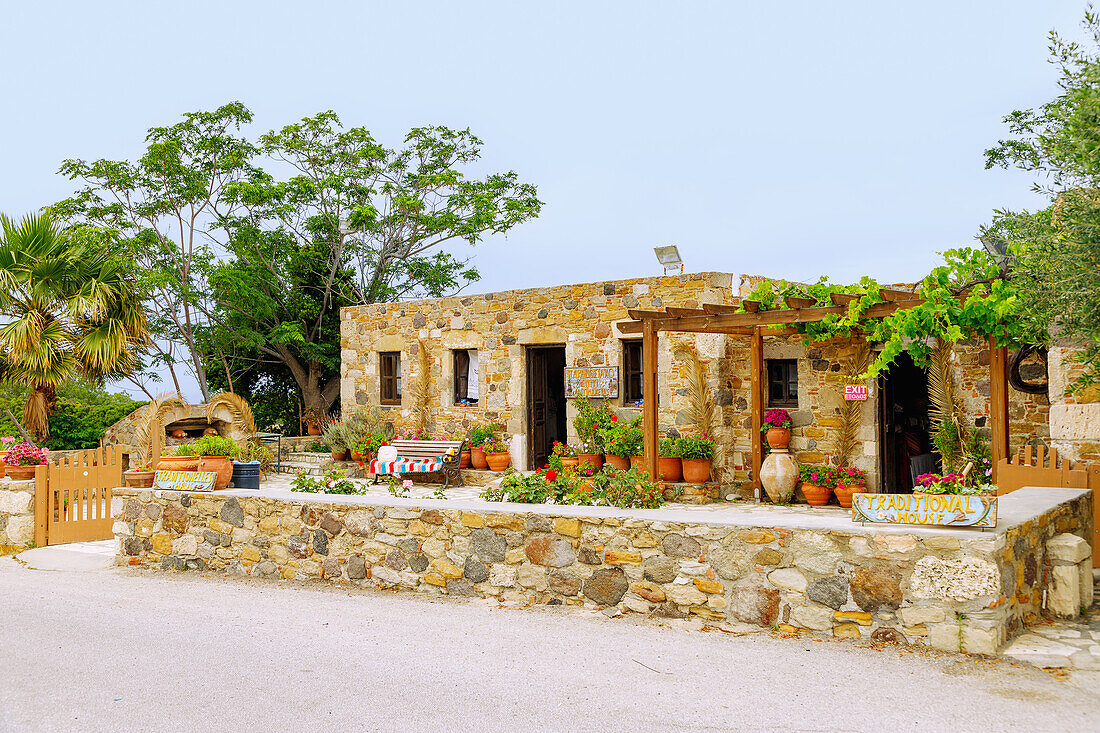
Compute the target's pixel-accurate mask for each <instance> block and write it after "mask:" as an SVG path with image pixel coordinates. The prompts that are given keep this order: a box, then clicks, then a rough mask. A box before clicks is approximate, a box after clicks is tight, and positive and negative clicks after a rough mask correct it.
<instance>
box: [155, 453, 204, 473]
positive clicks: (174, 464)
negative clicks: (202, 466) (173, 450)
mask: <svg viewBox="0 0 1100 733" xmlns="http://www.w3.org/2000/svg"><path fill="white" fill-rule="evenodd" d="M157 470H159V471H198V470H199V457H198V456H161V457H160V461H159V462H158V463H157Z"/></svg>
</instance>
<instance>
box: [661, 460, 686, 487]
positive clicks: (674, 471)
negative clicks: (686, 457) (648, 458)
mask: <svg viewBox="0 0 1100 733" xmlns="http://www.w3.org/2000/svg"><path fill="white" fill-rule="evenodd" d="M657 473H659V474H661V480H662V481H671V482H672V483H676V482H678V481H680V480H681V479H683V478H684V464H683V461H681V460H680V458H679V457H678V456H672V457H669V456H661V457H659V458H658V459H657Z"/></svg>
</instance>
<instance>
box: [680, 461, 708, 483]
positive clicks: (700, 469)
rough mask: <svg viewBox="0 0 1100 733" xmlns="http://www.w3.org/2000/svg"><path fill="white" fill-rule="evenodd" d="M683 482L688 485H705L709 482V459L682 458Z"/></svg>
mask: <svg viewBox="0 0 1100 733" xmlns="http://www.w3.org/2000/svg"><path fill="white" fill-rule="evenodd" d="M681 464H682V465H683V472H684V481H685V482H686V483H689V484H705V483H706V482H707V481H710V466H711V459H709V458H684V459H683V460H682V461H681Z"/></svg>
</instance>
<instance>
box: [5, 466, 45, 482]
mask: <svg viewBox="0 0 1100 733" xmlns="http://www.w3.org/2000/svg"><path fill="white" fill-rule="evenodd" d="M36 468H38V466H7V467H6V468H5V469H4V470H5V471H7V473H8V476H10V477H11V478H12V480H13V481H30V480H31V479H33V478H34V469H36Z"/></svg>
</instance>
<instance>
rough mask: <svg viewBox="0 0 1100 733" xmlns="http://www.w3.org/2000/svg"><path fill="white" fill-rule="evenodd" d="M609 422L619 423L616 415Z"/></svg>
mask: <svg viewBox="0 0 1100 733" xmlns="http://www.w3.org/2000/svg"><path fill="white" fill-rule="evenodd" d="M611 422H619V418H618V417H617V416H616V415H612V416H611Z"/></svg>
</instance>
